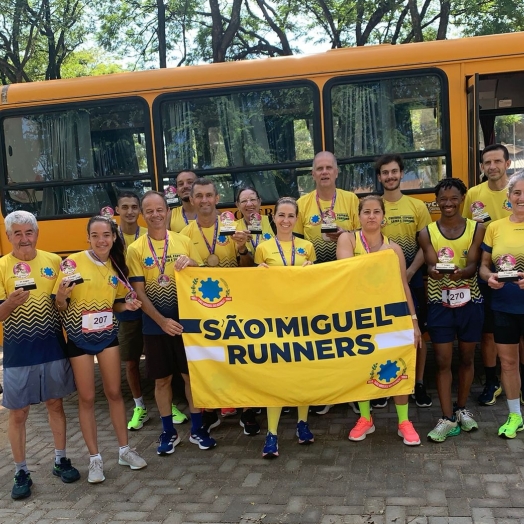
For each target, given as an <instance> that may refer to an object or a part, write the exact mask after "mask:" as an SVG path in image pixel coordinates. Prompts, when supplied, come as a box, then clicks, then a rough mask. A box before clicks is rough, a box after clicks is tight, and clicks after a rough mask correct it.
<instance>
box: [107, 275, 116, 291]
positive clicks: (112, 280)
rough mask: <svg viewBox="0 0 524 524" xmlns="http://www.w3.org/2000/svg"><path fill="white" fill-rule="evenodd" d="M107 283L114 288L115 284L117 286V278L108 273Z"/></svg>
mask: <svg viewBox="0 0 524 524" xmlns="http://www.w3.org/2000/svg"><path fill="white" fill-rule="evenodd" d="M107 283H108V284H109V285H110V286H111V287H113V288H116V286H118V278H116V276H115V275H109V277H108V278H107Z"/></svg>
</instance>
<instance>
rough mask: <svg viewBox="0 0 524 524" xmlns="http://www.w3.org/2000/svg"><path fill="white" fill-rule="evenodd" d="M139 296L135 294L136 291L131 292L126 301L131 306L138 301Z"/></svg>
mask: <svg viewBox="0 0 524 524" xmlns="http://www.w3.org/2000/svg"><path fill="white" fill-rule="evenodd" d="M137 297H138V295H137V294H136V293H135V292H134V291H130V292H129V293H128V294H127V295H126V298H125V301H126V302H127V303H128V304H131V303H132V302H134V301H135V300H136V299H137Z"/></svg>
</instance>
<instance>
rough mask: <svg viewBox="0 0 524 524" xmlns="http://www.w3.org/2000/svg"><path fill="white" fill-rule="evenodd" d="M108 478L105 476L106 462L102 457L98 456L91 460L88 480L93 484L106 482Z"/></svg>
mask: <svg viewBox="0 0 524 524" xmlns="http://www.w3.org/2000/svg"><path fill="white" fill-rule="evenodd" d="M105 479H106V478H105V477H104V463H103V462H102V459H101V458H96V459H94V460H91V461H90V462H89V475H88V477H87V482H90V483H91V484H98V483H99V482H104V480H105Z"/></svg>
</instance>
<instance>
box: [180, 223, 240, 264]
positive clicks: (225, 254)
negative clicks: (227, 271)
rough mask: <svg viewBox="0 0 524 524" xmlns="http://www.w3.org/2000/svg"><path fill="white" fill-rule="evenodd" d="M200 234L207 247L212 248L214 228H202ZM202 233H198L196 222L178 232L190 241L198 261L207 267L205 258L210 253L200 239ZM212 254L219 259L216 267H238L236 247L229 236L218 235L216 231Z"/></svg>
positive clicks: (218, 232)
mask: <svg viewBox="0 0 524 524" xmlns="http://www.w3.org/2000/svg"><path fill="white" fill-rule="evenodd" d="M202 233H203V234H204V235H205V237H206V239H207V242H208V243H209V246H210V247H213V237H214V234H215V226H211V227H203V228H202ZM202 233H201V232H200V229H199V227H198V224H197V222H196V220H195V221H193V222H191V223H190V224H189V225H188V226H186V227H185V228H184V229H182V231H180V234H181V235H185V236H186V237H188V238H189V239H190V240H191V242H192V244H193V246H194V247H195V248H196V250H197V252H198V254H199V256H200V259H201V260H203V261H204V265H205V266H207V265H208V264H207V258H208V257H209V255H210V252H209V249H208V247H207V244H206V242H205V240H204V238H203V237H202ZM214 254H215V255H216V256H217V257H218V259H219V264H218V266H217V267H238V252H237V247H236V244H235V241H234V240H232V239H231V235H220V230H218V231H217V242H216V246H215V253H214Z"/></svg>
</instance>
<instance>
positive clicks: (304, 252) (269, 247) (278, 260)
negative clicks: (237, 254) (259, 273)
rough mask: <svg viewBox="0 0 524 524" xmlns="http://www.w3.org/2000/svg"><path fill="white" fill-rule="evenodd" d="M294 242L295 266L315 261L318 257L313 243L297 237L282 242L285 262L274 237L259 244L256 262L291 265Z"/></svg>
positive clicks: (269, 264)
mask: <svg viewBox="0 0 524 524" xmlns="http://www.w3.org/2000/svg"><path fill="white" fill-rule="evenodd" d="M293 244H294V246H295V261H294V262H295V263H294V265H295V266H301V265H302V264H304V262H307V261H310V262H315V260H316V258H317V257H316V255H315V248H314V247H313V244H312V243H311V242H309V240H304V239H303V238H298V237H295V238H294V239H293V242H292V241H291V240H290V241H287V242H280V247H281V248H282V252H283V253H284V258H285V259H286V264H284V261H283V260H282V256H281V255H280V251H279V249H278V245H277V242H276V240H275V238H274V237H273V238H271V239H270V240H268V241H266V242H264V243H263V244H259V245H258V247H257V250H256V251H255V264H262V263H263V262H264V263H265V264H267V265H268V266H284V265H285V266H290V265H291V261H292V253H293V251H292V248H293Z"/></svg>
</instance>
